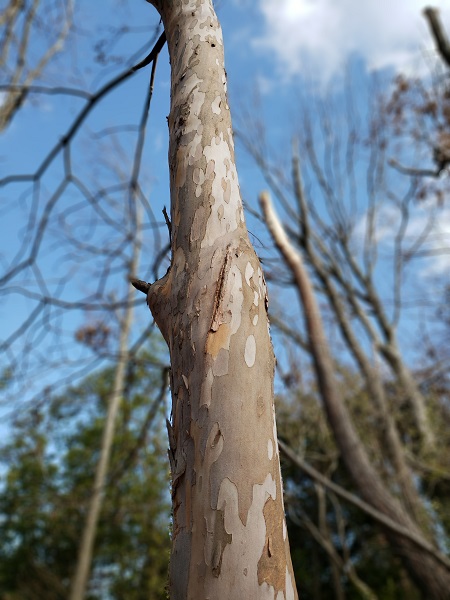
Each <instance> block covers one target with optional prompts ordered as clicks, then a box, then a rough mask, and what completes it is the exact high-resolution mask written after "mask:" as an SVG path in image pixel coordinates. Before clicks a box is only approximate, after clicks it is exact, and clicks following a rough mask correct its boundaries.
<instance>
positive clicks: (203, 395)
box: [200, 369, 214, 406]
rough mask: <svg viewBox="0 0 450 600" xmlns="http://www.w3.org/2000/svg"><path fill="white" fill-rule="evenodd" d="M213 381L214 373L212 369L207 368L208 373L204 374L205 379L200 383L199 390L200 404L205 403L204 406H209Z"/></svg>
mask: <svg viewBox="0 0 450 600" xmlns="http://www.w3.org/2000/svg"><path fill="white" fill-rule="evenodd" d="M213 383H214V374H213V371H212V369H208V373H207V374H206V377H205V379H204V380H203V383H202V389H201V392H200V406H203V405H205V404H206V406H210V404H211V400H212V386H213Z"/></svg>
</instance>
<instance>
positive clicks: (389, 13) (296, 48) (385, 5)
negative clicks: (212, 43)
mask: <svg viewBox="0 0 450 600" xmlns="http://www.w3.org/2000/svg"><path fill="white" fill-rule="evenodd" d="M236 1H237V2H239V0H236ZM240 3H241V4H242V2H240ZM428 4H429V3H428V2H426V1H424V0H394V1H392V0H339V1H336V0H259V2H257V5H258V9H259V11H260V13H261V15H262V16H263V19H264V30H263V32H262V34H261V35H260V36H259V37H257V38H256V39H255V41H254V43H255V44H256V45H257V46H259V47H262V48H266V49H267V50H269V51H270V52H272V53H274V55H275V56H276V57H277V60H278V63H279V67H280V71H281V72H283V73H284V74H290V75H292V74H298V73H301V72H304V71H308V72H311V71H313V72H314V73H315V75H316V76H318V77H319V78H321V79H324V80H327V79H329V78H330V77H332V76H333V75H337V74H339V73H340V72H342V69H343V67H345V65H346V62H347V61H348V59H349V57H350V56H351V55H352V54H354V53H358V55H359V56H360V57H361V58H363V59H364V61H365V62H366V64H367V67H368V69H379V68H385V67H393V68H396V69H401V70H405V69H410V68H412V67H417V63H418V60H419V59H420V57H421V55H423V53H424V50H425V49H427V50H429V49H431V48H432V45H431V44H430V38H429V35H428V31H427V27H426V23H425V20H424V18H423V16H422V11H423V8H424V7H425V6H427V5H428ZM436 4H437V5H438V7H439V10H440V13H441V18H442V20H443V22H444V23H446V22H447V23H448V22H450V0H440V1H439V2H437V3H436Z"/></svg>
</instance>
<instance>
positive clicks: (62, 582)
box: [0, 352, 170, 600]
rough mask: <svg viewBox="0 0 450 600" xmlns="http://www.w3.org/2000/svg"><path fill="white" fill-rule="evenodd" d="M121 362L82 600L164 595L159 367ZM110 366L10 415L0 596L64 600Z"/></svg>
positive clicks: (4, 456) (144, 359) (149, 360)
mask: <svg viewBox="0 0 450 600" xmlns="http://www.w3.org/2000/svg"><path fill="white" fill-rule="evenodd" d="M153 364H155V361H154V358H153V357H152V356H151V354H150V353H149V352H146V353H143V354H142V355H141V356H139V358H138V359H136V360H135V361H134V362H133V364H130V365H129V370H128V382H127V389H126V393H125V397H124V399H123V401H122V404H121V408H120V415H119V419H118V423H117V428H116V435H115V440H114V449H113V454H112V460H111V465H110V470H109V473H110V475H109V480H108V485H107V486H106V489H105V490H104V503H103V509H102V513H101V518H100V523H99V528H98V532H97V537H96V545H95V551H94V564H93V570H92V577H91V582H90V587H89V596H88V597H89V599H90V600H104V599H108V600H109V599H111V600H112V599H117V600H119V599H120V600H122V599H123V600H144V599H145V600H149V599H160V598H161V599H162V598H164V597H165V595H164V588H165V584H166V579H167V568H168V560H169V548H170V541H169V525H168V524H169V514H170V507H169V504H170V503H169V491H168V490H169V483H168V482H169V472H168V465H167V458H166V442H165V435H166V434H165V431H164V406H163V405H162V403H161V399H160V398H159V396H160V395H161V394H160V390H161V382H162V380H161V373H162V372H161V369H160V368H155V367H153V366H152V365H153ZM112 378H113V370H112V369H106V370H104V371H102V372H100V373H97V374H95V375H94V376H91V377H89V378H87V379H86V380H85V381H83V382H81V384H80V385H78V386H76V387H71V388H69V389H67V390H66V391H65V393H64V395H61V396H57V397H52V398H50V399H47V400H46V402H45V403H42V405H41V406H39V407H36V408H35V409H34V410H33V411H32V412H31V414H27V415H24V416H23V418H19V419H17V420H16V423H15V428H14V434H13V436H12V438H11V439H10V441H9V442H8V444H7V445H5V446H4V447H3V448H2V450H1V454H0V459H1V462H2V464H3V467H2V478H1V494H0V539H1V540H2V543H1V544H0V599H1V600H41V599H43V598H45V599H46V600H65V599H66V598H67V593H68V587H69V583H70V579H71V576H72V573H73V570H74V567H75V562H76V559H77V549H78V545H79V541H80V536H81V531H82V528H83V525H84V519H85V516H86V511H87V506H88V501H89V498H90V494H91V492H92V485H93V478H94V471H95V466H96V462H97V459H98V454H99V447H100V439H101V434H102V430H103V425H104V419H105V413H106V408H107V402H108V396H109V393H110V390H111V384H112Z"/></svg>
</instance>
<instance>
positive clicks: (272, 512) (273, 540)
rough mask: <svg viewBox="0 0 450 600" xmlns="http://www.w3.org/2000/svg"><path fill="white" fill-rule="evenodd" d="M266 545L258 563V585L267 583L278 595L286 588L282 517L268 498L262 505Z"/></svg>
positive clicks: (277, 506)
mask: <svg viewBox="0 0 450 600" xmlns="http://www.w3.org/2000/svg"><path fill="white" fill-rule="evenodd" d="M263 512H264V520H265V522H266V543H265V544H264V550H263V553H262V555H261V558H260V559H259V562H258V583H259V585H261V584H263V583H267V584H268V585H270V586H271V587H273V588H274V589H275V591H276V593H278V592H279V591H284V590H285V586H286V546H285V541H284V539H283V525H282V522H283V515H282V513H281V512H280V509H279V505H278V504H277V503H276V502H275V501H274V500H273V499H272V498H268V499H267V501H266V503H265V505H264V511H263Z"/></svg>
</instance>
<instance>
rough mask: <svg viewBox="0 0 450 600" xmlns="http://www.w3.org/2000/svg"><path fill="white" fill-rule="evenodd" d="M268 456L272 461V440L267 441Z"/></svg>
mask: <svg viewBox="0 0 450 600" xmlns="http://www.w3.org/2000/svg"><path fill="white" fill-rule="evenodd" d="M267 455H268V457H269V460H272V458H273V442H272V440H267Z"/></svg>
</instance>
